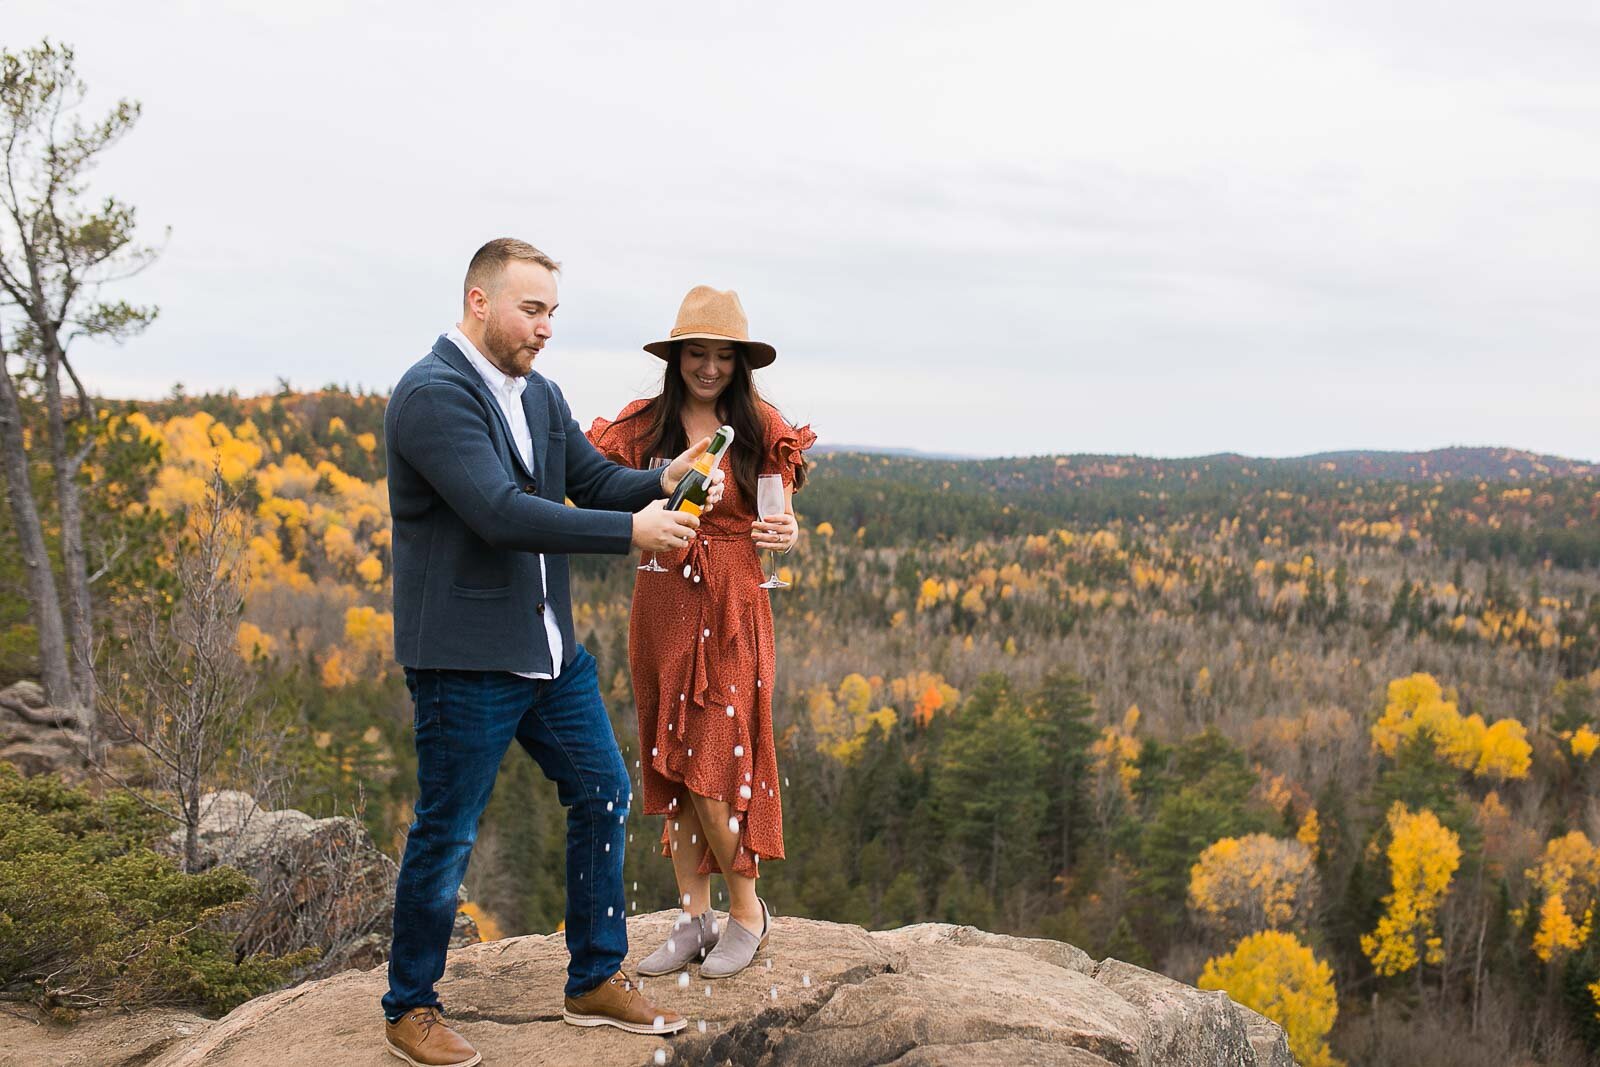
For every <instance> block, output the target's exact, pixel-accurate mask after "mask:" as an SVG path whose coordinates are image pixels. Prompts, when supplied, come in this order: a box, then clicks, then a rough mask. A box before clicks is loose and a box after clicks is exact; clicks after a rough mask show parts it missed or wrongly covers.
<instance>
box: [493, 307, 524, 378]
mask: <svg viewBox="0 0 1600 1067" xmlns="http://www.w3.org/2000/svg"><path fill="white" fill-rule="evenodd" d="M483 347H484V349H485V352H484V355H486V356H488V357H489V362H491V363H493V364H494V365H495V366H497V367H499V368H500V369H501V370H502V371H507V372H508V373H510V374H512V375H513V376H515V377H521V376H523V375H525V374H527V373H528V371H529V370H530V369H532V367H533V353H532V352H525V351H524V350H523V347H522V342H520V341H517V340H515V339H513V338H512V337H511V336H510V335H509V334H508V333H507V332H506V331H505V330H502V329H501V328H500V319H499V316H497V315H493V314H491V315H490V316H489V318H488V321H487V322H485V323H484V324H483Z"/></svg>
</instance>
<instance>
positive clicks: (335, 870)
mask: <svg viewBox="0 0 1600 1067" xmlns="http://www.w3.org/2000/svg"><path fill="white" fill-rule="evenodd" d="M200 803H201V816H200V833H199V847H200V857H201V866H202V868H208V867H212V866H216V865H218V864H228V865H230V866H234V867H238V868H239V869H240V870H242V871H244V872H245V873H246V874H248V875H250V876H251V877H252V878H254V879H255V880H256V881H257V883H258V884H259V885H260V887H261V891H260V893H259V898H260V899H259V904H258V906H257V907H256V908H255V909H254V910H253V911H251V912H250V913H249V914H248V915H246V916H245V917H244V919H243V923H242V926H241V929H240V940H241V944H242V945H243V946H245V947H246V948H249V949H266V950H270V951H273V952H275V953H283V952H288V951H294V950H296V949H300V948H306V947H312V948H317V949H320V950H321V951H322V953H323V957H322V959H321V960H320V961H319V962H318V963H316V964H314V965H313V966H312V967H311V968H309V969H308V970H307V971H306V972H305V974H304V977H311V978H315V977H325V976H327V975H331V974H337V973H338V972H340V971H343V970H346V969H348V968H351V967H361V968H368V967H375V966H377V965H379V964H381V963H383V962H384V961H386V960H387V959H388V954H389V935H390V927H391V924H392V921H393V916H394V883H395V876H396V875H397V874H398V868H397V867H396V865H395V862H394V861H393V860H392V859H390V858H389V857H388V856H386V855H385V854H384V853H383V852H382V851H381V850H379V848H378V847H377V845H375V844H374V843H373V841H372V838H371V836H370V835H368V833H367V831H366V828H365V827H364V826H362V825H361V823H360V822H358V821H357V820H355V819H352V818H350V817H348V816H332V817H329V818H325V819H316V818H312V817H311V816H310V815H307V814H306V813H305V812H303V811H296V810H295V809H293V808H283V809H278V810H269V809H266V808H263V807H261V806H260V805H259V804H257V803H256V801H255V799H254V798H253V797H251V796H250V795H249V794H247V793H240V792H234V791H223V792H218V793H208V794H206V795H205V796H204V797H202V798H201V802H200ZM167 847H168V848H169V850H171V851H172V852H174V853H175V854H176V853H179V852H181V851H182V848H183V832H182V831H181V830H179V831H174V832H173V833H172V834H171V835H170V836H169V837H168V839H167ZM479 940H480V938H479V936H478V928H477V924H476V923H474V922H473V921H472V918H471V917H470V916H468V915H465V914H461V913H457V915H456V931H455V937H454V938H453V940H452V942H451V944H452V945H453V946H455V947H461V946H464V945H469V944H474V943H476V942H477V941H479Z"/></svg>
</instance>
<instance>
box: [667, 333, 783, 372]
mask: <svg viewBox="0 0 1600 1067" xmlns="http://www.w3.org/2000/svg"><path fill="white" fill-rule="evenodd" d="M679 341H732V342H733V343H734V344H736V345H743V346H744V352H745V358H746V359H748V360H749V361H750V366H751V367H753V368H756V369H760V368H761V367H768V366H771V365H772V362H773V361H774V360H776V359H777V358H778V350H777V349H776V348H773V347H772V346H771V345H769V344H767V343H766V342H765V341H742V340H740V339H739V338H737V337H728V336H727V335H725V334H720V333H681V334H679V335H678V336H676V337H671V338H668V339H667V340H665V341H651V342H650V343H649V344H647V345H645V346H644V350H645V351H646V352H648V353H650V354H651V355H652V356H655V357H656V358H657V359H671V358H672V346H673V345H675V344H677V343H678V342H679Z"/></svg>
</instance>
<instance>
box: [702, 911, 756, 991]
mask: <svg viewBox="0 0 1600 1067" xmlns="http://www.w3.org/2000/svg"><path fill="white" fill-rule="evenodd" d="M771 932H772V909H771V908H769V907H767V902H766V901H764V900H763V901H761V933H760V934H759V935H758V934H756V933H754V932H752V931H750V930H747V929H746V928H745V926H744V924H743V923H740V922H735V921H734V920H733V919H732V918H731V917H730V918H729V919H728V926H727V929H725V930H723V931H722V937H721V939H719V940H718V941H717V947H716V948H714V949H712V950H711V955H709V956H707V957H706V961H705V962H704V963H702V964H701V965H700V977H701V978H731V977H733V976H734V975H736V974H738V973H739V972H740V971H742V970H744V969H745V968H746V967H748V966H750V961H751V960H753V959H755V958H756V953H757V952H759V951H760V950H761V946H762V945H765V944H766V943H767V935H768V934H770V933H771Z"/></svg>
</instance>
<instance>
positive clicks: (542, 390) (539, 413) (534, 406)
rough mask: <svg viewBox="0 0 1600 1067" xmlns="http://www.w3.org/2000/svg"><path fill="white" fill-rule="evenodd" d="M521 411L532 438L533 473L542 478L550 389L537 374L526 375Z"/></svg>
mask: <svg viewBox="0 0 1600 1067" xmlns="http://www.w3.org/2000/svg"><path fill="white" fill-rule="evenodd" d="M522 411H523V414H524V415H525V416H526V417H527V420H528V433H529V435H530V436H531V437H532V438H533V469H534V473H535V474H536V475H538V476H539V477H540V478H543V477H544V469H545V462H544V460H545V453H546V452H547V451H549V447H550V389H549V387H548V386H546V385H545V384H544V379H543V378H542V377H540V376H539V375H537V374H532V373H530V374H529V375H528V387H527V388H526V389H524V390H523V391H522ZM541 488H542V487H541Z"/></svg>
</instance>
